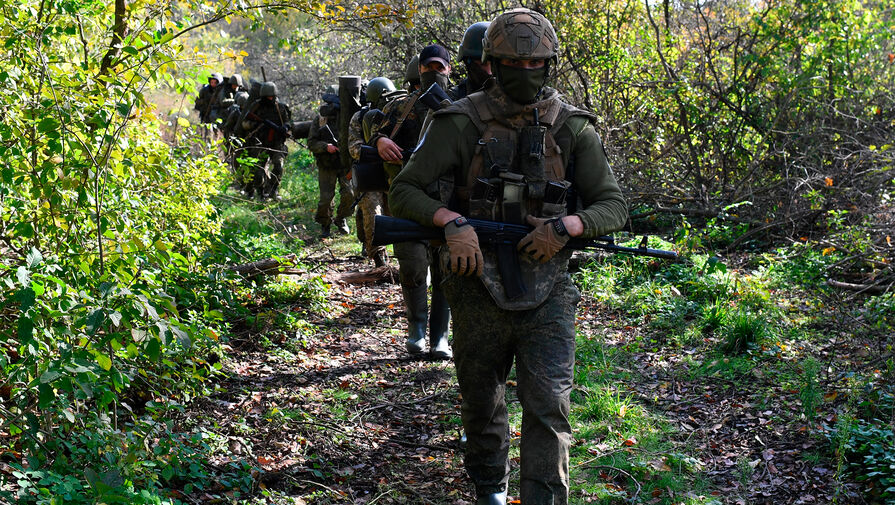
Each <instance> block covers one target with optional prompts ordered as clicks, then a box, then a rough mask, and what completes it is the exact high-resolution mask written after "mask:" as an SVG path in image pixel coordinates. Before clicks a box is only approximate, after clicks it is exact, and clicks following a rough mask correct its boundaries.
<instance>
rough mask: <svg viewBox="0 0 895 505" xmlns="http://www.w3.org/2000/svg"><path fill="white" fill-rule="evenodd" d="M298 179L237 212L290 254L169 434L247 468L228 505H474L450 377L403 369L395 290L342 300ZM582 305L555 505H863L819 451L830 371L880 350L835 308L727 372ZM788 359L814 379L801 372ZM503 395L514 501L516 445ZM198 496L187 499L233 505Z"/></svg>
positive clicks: (352, 255) (393, 283)
mask: <svg viewBox="0 0 895 505" xmlns="http://www.w3.org/2000/svg"><path fill="white" fill-rule="evenodd" d="M303 177H305V178H306V179H307V180H306V181H305V182H302V183H301V184H300V185H299V186H301V187H303V188H304V189H303V191H305V194H303V195H302V196H300V197H294V198H292V199H288V198H287V199H286V200H284V201H283V202H280V203H279V204H273V205H269V206H266V207H263V206H260V205H258V204H252V203H245V202H244V203H238V205H239V206H241V208H242V209H243V210H241V211H240V212H242V213H243V214H244V215H243V216H242V218H243V219H252V216H254V218H257V219H258V220H259V222H262V221H263V222H264V223H266V225H265V226H268V227H269V230H272V231H271V232H270V233H271V234H273V235H277V234H279V235H281V236H283V237H287V236H288V238H289V239H291V240H300V241H301V242H302V243H303V244H304V246H303V247H302V248H301V252H300V253H299V258H298V260H297V263H296V265H297V266H296V268H294V269H293V270H292V271H291V272H292V273H290V274H289V275H279V276H269V277H267V278H263V279H258V280H257V281H256V284H255V285H254V287H253V288H252V289H247V290H245V291H244V292H242V294H241V295H240V296H244V302H243V304H244V305H245V307H247V309H248V313H249V314H250V316H248V317H245V316H240V317H234V318H233V319H232V320H231V330H232V331H231V336H230V338H229V340H228V341H227V343H226V345H225V347H224V350H225V354H226V356H225V359H224V363H223V365H224V366H223V370H222V372H221V373H220V375H219V376H218V377H217V378H216V379H215V385H214V392H213V393H212V394H211V395H210V396H208V397H205V398H201V399H198V400H196V401H194V402H193V403H192V404H191V405H190V406H189V407H188V408H187V410H185V411H184V412H183V413H182V414H181V416H179V419H178V422H179V426H180V428H181V429H184V430H188V429H190V427H195V426H200V425H201V426H205V427H209V426H211V427H212V428H207V429H210V430H211V431H213V432H214V433H215V434H216V436H217V437H219V438H220V439H221V440H226V443H225V444H223V446H222V449H221V450H219V451H218V452H217V453H216V455H215V457H214V459H213V460H212V461H211V463H212V464H213V465H214V466H215V467H218V468H222V469H223V468H226V467H227V465H228V464H231V463H233V462H237V461H248V462H249V464H250V465H251V466H252V467H253V470H252V480H253V483H252V492H251V493H250V495H251V496H245V492H243V493H242V497H241V499H246V498H248V499H250V500H251V502H252V503H293V504H302V503H307V504H311V503H315V504H317V503H319V504H329V503H333V504H334V503H346V504H349V503H350V504H367V505H372V504H387V503H426V504H430V503H431V504H464V503H470V502H472V501H474V494H473V488H472V486H471V484H470V482H469V480H468V479H467V478H466V476H465V473H464V470H463V464H462V453H463V451H462V446H461V444H460V441H459V437H460V435H461V431H462V430H461V426H460V421H459V401H460V400H459V397H458V389H457V383H456V377H455V373H454V368H453V365H452V363H451V362H450V361H431V360H428V359H417V358H412V357H410V356H408V355H407V353H406V351H405V350H404V333H405V328H406V325H405V321H404V319H403V307H402V298H401V292H400V286H399V285H398V283H397V279H396V276H397V272H396V270H395V271H393V272H391V273H392V275H389V274H388V273H386V274H385V275H379V276H378V277H377V279H376V280H374V281H372V282H365V283H357V282H355V281H352V279H351V275H350V274H352V273H358V272H368V271H370V270H371V269H372V267H373V266H372V264H371V263H369V262H368V261H365V260H364V259H363V258H361V257H360V254H359V250H360V246H359V245H358V244H357V241H356V239H354V237H353V236H341V237H340V236H334V238H332V239H326V240H320V239H319V238H317V233H316V231H317V227H316V225H314V224H313V223H312V222H311V221H310V219H309V216H311V215H312V214H313V210H314V205H315V201H314V200H315V198H316V197H315V195H314V193H313V191H310V192H308V191H309V190H313V189H315V186H316V183H315V181H313V180H312V178H310V176H309V175H307V174H306V175H304V176H303ZM293 191H297V190H296V189H294V188H293ZM284 223H287V224H284ZM351 224H352V228H353V227H354V226H353V220H352V223H351ZM730 262H731V263H735V262H736V260H735V259H731V260H730ZM392 266H394V267H396V266H397V263H396V261H394V260H392ZM377 273H378V274H382V272H377ZM345 274H349V275H348V277H346V275H345ZM346 279H347V282H346ZM583 291H584V294H583V297H582V301H581V303H580V305H579V307H578V314H579V317H578V328H577V331H578V347H579V352H578V363H577V371H576V383H577V385H576V391H575V394H573V412H572V419H573V429H574V433H573V437H574V441H573V447H572V459H571V480H572V492H571V498H570V500H571V503H625V502H630V503H675V504H678V503H683V504H697V503H699V504H702V503H706V504H708V503H725V504H727V503H730V504H758V503H768V504H770V503H774V504H782V503H798V504H808V503H810V504H814V503H832V502H838V503H873V502H874V501H873V500H872V499H871V500H867V499H866V498H862V496H861V493H860V492H859V489H860V488H859V486H858V485H857V484H855V483H854V482H850V481H849V479H848V478H847V477H846V476H845V474H844V473H843V471H842V470H843V469H842V468H841V465H842V464H843V462H842V459H841V458H839V459H837V458H834V457H833V453H834V451H833V449H831V445H832V444H833V443H835V437H834V436H833V435H831V434H830V433H831V431H830V430H831V427H832V426H834V425H836V423H837V418H836V416H837V414H836V412H837V411H839V407H841V406H842V405H843V403H844V402H849V401H854V400H850V399H849V398H852V397H853V395H851V394H850V393H849V390H848V389H849V386H848V385H847V384H846V382H845V381H844V379H843V376H842V373H843V370H846V369H851V370H863V371H867V372H868V373H871V374H872V373H873V372H874V371H873V368H874V367H883V366H884V363H883V361H882V360H881V359H879V357H880V356H882V355H883V350H882V349H879V348H877V344H878V342H873V341H872V340H869V339H863V338H857V337H855V334H856V333H855V332H854V331H852V329H851V326H853V325H857V324H861V323H860V322H859V321H854V320H850V319H849V318H851V316H848V315H846V313H847V311H845V310H844V309H843V307H844V306H845V305H847V304H848V303H850V302H849V299H846V298H845V297H843V298H842V299H840V300H839V301H838V303H839V305H838V306H837V305H836V303H833V302H834V301H833V300H831V301H830V303H827V304H826V305H823V304H820V305H816V304H815V305H811V304H810V303H809V304H805V305H803V306H801V307H791V310H792V311H795V312H796V313H798V312H803V313H804V314H805V316H806V317H807V316H809V315H810V316H812V319H811V320H812V321H813V322H812V323H811V325H814V326H815V328H814V329H815V330H817V331H819V332H822V333H823V334H824V335H826V336H827V337H826V338H825V339H822V340H821V339H815V340H811V339H807V340H806V339H803V338H799V339H792V340H780V341H778V342H776V343H771V342H769V343H767V344H765V345H762V347H761V349H760V350H759V351H758V352H756V353H750V354H749V355H748V356H745V357H742V356H734V357H726V356H724V355H722V354H719V353H717V351H716V350H715V349H716V348H717V340H718V339H717V338H716V337H715V336H713V335H712V334H711V333H710V334H708V335H706V336H705V337H702V338H697V339H691V340H689V341H687V342H686V343H685V344H683V345H682V344H681V342H680V341H679V340H676V339H670V338H666V337H665V335H663V333H662V332H659V331H657V330H656V327H655V326H654V325H653V326H651V325H649V324H645V323H649V322H650V320H651V318H654V317H656V318H657V317H661V314H658V313H657V314H653V315H650V313H649V311H647V314H646V315H645V317H634V316H633V315H631V314H630V313H628V312H625V311H621V310H618V309H617V308H613V307H611V306H610V304H607V303H606V302H604V301H601V300H600V299H598V298H596V297H595V296H593V295H592V294H591V293H589V292H588V290H583ZM780 296H781V297H782V293H781V294H780ZM814 316H817V317H814ZM850 325H851V326H850ZM805 356H811V359H812V361H810V362H811V363H816V364H817V366H816V369H813V370H808V371H806V370H805V366H806V365H805V363H806V361H805ZM834 358H835V365H834ZM814 360H816V361H814ZM809 366H813V365H809ZM876 373H877V374H879V373H880V372H879V371H878V370H876ZM512 379H513V377H512V376H511V379H510V381H508V388H507V389H508V393H507V395H508V399H509V401H510V404H511V405H512V407H511V422H512V423H513V424H512V427H511V433H512V449H511V451H512V452H511V456H512V461H511V463H512V475H511V477H510V481H511V487H510V496H511V498H513V497H516V496H517V495H518V479H519V475H518V454H519V453H518V448H519V437H520V435H521V434H520V433H519V431H518V430H520V429H521V427H520V426H521V425H520V422H519V421H520V419H521V411H520V410H519V407H518V402H516V400H515V382H514V381H513V380H512ZM806 402H813V403H812V404H811V406H810V409H809V410H806V407H805V405H806ZM806 412H807V413H808V415H806ZM206 491H207V492H206V493H205V494H196V495H193V496H192V497H187V499H188V500H189V501H195V502H213V501H215V499H213V496H218V497H223V498H224V499H226V500H228V501H229V500H233V499H234V498H237V499H239V498H238V496H234V493H233V492H229V493H224V494H215V493H214V492H213V491H214V489H213V488H209V489H207V490H206ZM511 502H512V501H511ZM515 503H518V501H515Z"/></svg>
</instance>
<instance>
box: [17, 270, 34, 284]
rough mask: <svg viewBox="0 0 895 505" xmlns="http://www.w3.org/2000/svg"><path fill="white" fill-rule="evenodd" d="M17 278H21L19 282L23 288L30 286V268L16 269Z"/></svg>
mask: <svg viewBox="0 0 895 505" xmlns="http://www.w3.org/2000/svg"><path fill="white" fill-rule="evenodd" d="M16 278H17V279H19V284H21V285H22V287H23V288H27V287H30V286H29V284H30V283H31V274H30V273H29V272H28V269H27V268H25V267H19V268H17V269H16Z"/></svg>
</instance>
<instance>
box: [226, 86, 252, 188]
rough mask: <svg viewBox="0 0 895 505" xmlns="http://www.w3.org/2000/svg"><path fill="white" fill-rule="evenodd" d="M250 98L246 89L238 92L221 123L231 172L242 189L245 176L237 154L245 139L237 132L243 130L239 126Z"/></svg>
mask: <svg viewBox="0 0 895 505" xmlns="http://www.w3.org/2000/svg"><path fill="white" fill-rule="evenodd" d="M248 100H249V94H248V93H246V92H244V91H243V92H240V93H238V94H237V95H236V103H234V104H233V105H231V106H230V107H228V108H227V111H226V115H225V116H224V117H225V119H224V122H223V123H222V124H221V134H222V135H223V137H224V148H225V149H226V158H227V163H228V164H229V165H230V169H231V173H232V174H233V178H234V181H233V182H234V183H235V184H236V186H237V187H238V188H240V189H242V190H245V187H244V177H243V173H242V170H241V169H240V166H239V159H238V158H239V157H238V156H237V154H238V153H239V152H240V151H241V147H242V145H243V141H244V140H245V139H244V138H242V137H240V136H238V135H237V134H236V132H237V131H241V129H240V128H239V123H240V118H241V117H242V112H243V110H245V107H246V103H247V102H248Z"/></svg>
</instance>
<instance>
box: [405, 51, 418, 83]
mask: <svg viewBox="0 0 895 505" xmlns="http://www.w3.org/2000/svg"><path fill="white" fill-rule="evenodd" d="M404 82H409V83H410V84H419V82H420V55H418V54H415V55H413V58H410V61H408V62H407V69H406V70H405V71H404Z"/></svg>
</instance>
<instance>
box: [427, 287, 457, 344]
mask: <svg viewBox="0 0 895 505" xmlns="http://www.w3.org/2000/svg"><path fill="white" fill-rule="evenodd" d="M450 326H451V308H450V307H449V306H448V302H447V299H446V298H445V297H444V293H442V291H441V290H440V289H437V288H433V289H432V307H431V308H430V312H429V355H430V356H431V357H432V359H436V360H443V359H451V358H453V357H454V353H453V352H452V351H451V346H450V344H448V332H449V329H450Z"/></svg>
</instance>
